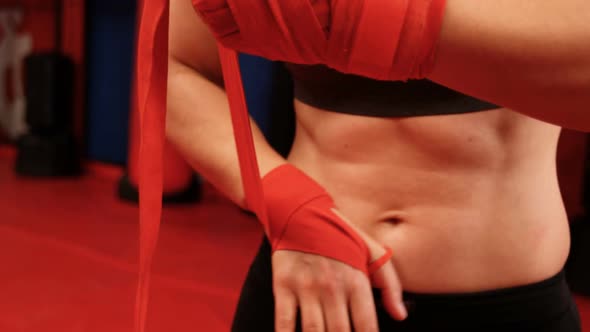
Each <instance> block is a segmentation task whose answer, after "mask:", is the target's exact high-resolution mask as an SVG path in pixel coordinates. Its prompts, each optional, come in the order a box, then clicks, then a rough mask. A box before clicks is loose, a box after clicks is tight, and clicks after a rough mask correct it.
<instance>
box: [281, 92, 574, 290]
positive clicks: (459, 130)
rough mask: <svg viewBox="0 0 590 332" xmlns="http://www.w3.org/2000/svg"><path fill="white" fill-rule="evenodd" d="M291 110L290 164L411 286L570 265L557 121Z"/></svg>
mask: <svg viewBox="0 0 590 332" xmlns="http://www.w3.org/2000/svg"><path fill="white" fill-rule="evenodd" d="M296 84H297V83H296ZM353 94H354V91H351V95H353ZM346 99H347V98H346V95H343V96H342V97H341V102H342V103H346ZM351 99H354V98H351ZM451 104H452V103H451ZM295 106H296V114H297V130H296V137H295V142H294V145H293V149H292V151H291V154H290V156H289V161H290V162H292V163H293V164H295V165H296V166H298V167H300V168H301V169H303V170H304V171H305V172H306V173H308V174H309V175H310V176H312V177H313V178H314V179H316V180H317V181H318V182H319V183H320V184H322V185H323V186H325V188H326V189H327V190H328V191H329V192H330V193H331V194H332V195H333V197H334V199H335V201H336V204H337V207H338V208H339V209H340V210H341V211H342V212H343V213H344V214H345V215H346V216H348V218H350V219H351V220H352V221H353V222H354V223H356V224H358V225H359V226H360V227H362V228H363V229H364V230H365V231H367V232H368V233H369V234H371V235H373V236H374V237H375V238H377V239H379V240H380V241H382V242H383V243H385V244H387V245H388V246H390V247H391V248H392V249H393V251H394V253H395V254H394V262H395V265H396V269H397V272H398V274H399V275H400V277H401V280H402V283H403V286H404V289H405V290H407V291H413V292H463V291H465V292H468V291H476V290H484V289H493V288H500V287H507V286H514V285H518V284H526V283H531V282H535V281H539V280H542V279H545V278H548V277H550V276H552V275H554V274H555V273H556V272H557V271H559V270H560V269H561V268H562V267H563V264H564V261H565V259H566V257H567V253H568V251H569V233H568V224H567V218H566V214H565V211H564V208H563V204H562V201H561V196H560V192H559V187H558V183H557V178H556V170H555V151H556V146H557V140H558V136H559V128H557V127H554V126H551V125H548V124H545V123H542V122H539V121H536V120H533V119H531V118H528V117H525V116H522V115H520V114H518V113H514V112H511V111H509V110H506V109H495V110H489V111H485V112H469V111H467V110H462V111H461V112H460V113H461V114H448V115H434V116H433V115H430V116H411V117H375V116H370V117H369V116H359V115H353V114H344V113H338V112H334V111H333V110H331V111H330V110H325V109H324V110H322V109H319V108H317V107H314V106H310V105H308V104H305V103H303V102H301V101H299V100H296V101H295ZM374 106H375V105H373V106H371V105H366V107H367V108H371V107H374ZM382 106H383V105H381V107H382ZM357 107H365V106H363V104H362V103H361V104H359V105H358V106H357ZM387 107H392V108H395V107H396V106H395V105H394V104H391V105H387ZM347 113H349V112H347ZM359 113H363V114H367V113H370V110H369V111H368V112H364V111H360V112H359ZM392 113H395V111H393V112H392ZM437 113H439V112H437ZM448 113H456V112H455V111H454V110H453V109H449V110H448Z"/></svg>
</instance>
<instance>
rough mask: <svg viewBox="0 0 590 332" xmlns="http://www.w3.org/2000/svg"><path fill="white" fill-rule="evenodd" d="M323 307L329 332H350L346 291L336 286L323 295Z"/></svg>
mask: <svg viewBox="0 0 590 332" xmlns="http://www.w3.org/2000/svg"><path fill="white" fill-rule="evenodd" d="M322 307H323V309H324V320H325V325H326V331H327V332H350V317H349V316H348V301H347V299H346V291H345V289H343V288H340V287H338V286H335V287H334V288H330V289H328V290H327V291H325V292H324V294H323V295H322Z"/></svg>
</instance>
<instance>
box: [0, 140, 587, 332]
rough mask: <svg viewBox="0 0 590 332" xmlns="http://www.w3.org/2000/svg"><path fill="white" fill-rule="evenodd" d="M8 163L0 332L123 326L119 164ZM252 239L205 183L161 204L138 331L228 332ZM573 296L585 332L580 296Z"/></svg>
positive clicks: (129, 269)
mask: <svg viewBox="0 0 590 332" xmlns="http://www.w3.org/2000/svg"><path fill="white" fill-rule="evenodd" d="M13 159H14V153H13V152H12V151H11V150H7V149H0V197H2V200H0V213H1V217H0V244H1V245H0V249H1V250H0V262H2V267H1V269H0V294H1V295H0V331H2V332H58V331H59V332H69V331H84V332H94V331H96V332H98V331H100V332H104V331H109V332H119V331H121V332H122V331H125V332H128V331H131V328H132V326H133V309H134V292H135V282H136V267H137V266H136V259H137V218H138V213H137V208H136V207H135V206H134V205H132V204H127V203H124V202H121V201H120V200H118V198H117V197H116V193H115V190H116V183H117V180H118V179H119V177H120V176H121V174H122V171H121V169H119V168H114V167H109V166H104V165H90V166H89V167H88V171H87V174H86V175H85V176H83V177H81V178H76V179H61V180H32V179H24V178H18V177H17V176H15V175H14V172H13V171H12V167H13V166H12V165H13ZM187 216H189V217H187ZM260 238H261V233H260V230H259V227H258V226H257V224H256V222H255V221H254V220H253V219H252V218H251V217H248V216H246V215H245V214H243V213H242V212H241V211H239V210H238V209H236V208H235V207H233V206H232V205H231V204H230V203H229V202H228V201H226V200H225V199H223V198H222V197H220V196H219V195H218V194H217V193H216V192H215V191H214V190H213V189H212V188H210V187H208V186H206V187H205V189H204V197H203V202H202V203H201V204H194V205H190V206H178V207H168V208H166V209H165V211H164V216H163V224H162V230H161V235H160V242H159V246H158V251H157V254H156V257H155V262H154V268H153V271H154V272H153V279H152V288H151V289H152V290H151V302H150V313H149V322H148V331H166V332H174V331H187V330H192V331H207V332H225V331H228V328H229V324H230V321H231V317H232V311H233V306H234V303H235V301H236V300H237V296H238V292H239V289H240V284H241V282H242V280H243V278H244V276H245V273H246V270H247V268H248V264H249V261H250V259H251V258H252V256H253V255H254V253H255V251H256V249H257V246H258V244H259V241H260ZM576 299H577V302H578V305H579V309H580V312H581V315H582V320H583V324H584V329H583V330H584V331H590V299H588V298H583V297H579V296H578V297H577V298H576Z"/></svg>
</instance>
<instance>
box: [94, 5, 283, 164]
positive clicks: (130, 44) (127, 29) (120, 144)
mask: <svg viewBox="0 0 590 332" xmlns="http://www.w3.org/2000/svg"><path fill="white" fill-rule="evenodd" d="M136 11H137V9H136V2H135V1H134V0H89V1H88V10H87V15H88V19H87V22H88V26H87V29H88V32H87V51H88V68H87V71H88V104H87V112H88V113H87V131H86V132H87V142H86V143H87V144H86V146H87V149H88V150H87V154H88V158H89V159H92V160H99V161H104V162H110V163H116V164H124V163H125V162H126V160H127V141H128V128H129V110H130V92H131V86H132V68H133V57H134V37H135V27H136ZM240 63H241V67H242V74H243V76H244V77H243V78H244V89H245V91H246V95H247V101H248V106H249V109H250V112H251V113H252V116H253V117H254V119H255V120H256V122H257V123H258V124H259V126H260V127H261V129H262V130H263V132H265V133H268V131H269V124H268V123H269V121H268V114H269V112H270V109H271V104H272V102H271V99H272V98H270V96H271V94H272V93H273V91H272V89H273V83H272V80H273V71H274V70H275V68H276V66H277V65H276V64H273V63H271V62H270V61H267V60H264V59H261V58H257V57H254V56H249V55H241V56H240Z"/></svg>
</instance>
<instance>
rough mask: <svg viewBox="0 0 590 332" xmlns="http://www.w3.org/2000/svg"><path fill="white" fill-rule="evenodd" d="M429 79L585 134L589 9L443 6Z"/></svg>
mask: <svg viewBox="0 0 590 332" xmlns="http://www.w3.org/2000/svg"><path fill="white" fill-rule="evenodd" d="M429 78H430V79H432V80H433V81H436V82H438V83H440V84H443V85H446V86H448V87H450V88H453V89H456V90H459V91H461V92H464V93H467V94H470V95H473V96H476V97H479V98H482V99H485V100H489V101H492V102H494V103H497V104H499V105H503V106H506V107H510V108H512V109H514V110H516V111H518V112H522V113H525V114H527V115H529V116H532V117H536V118H539V119H542V120H545V121H549V122H552V123H557V124H561V125H563V126H566V127H570V128H574V129H579V130H584V131H588V130H590V1H588V0H535V1H528V0H494V1H472V0H447V6H446V13H445V17H444V21H443V26H442V31H441V34H440V39H439V44H438V51H437V56H436V65H435V66H434V70H433V72H432V73H431V74H430V75H429Z"/></svg>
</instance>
